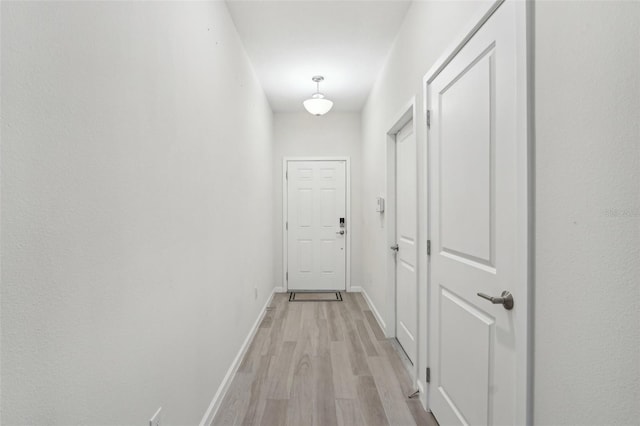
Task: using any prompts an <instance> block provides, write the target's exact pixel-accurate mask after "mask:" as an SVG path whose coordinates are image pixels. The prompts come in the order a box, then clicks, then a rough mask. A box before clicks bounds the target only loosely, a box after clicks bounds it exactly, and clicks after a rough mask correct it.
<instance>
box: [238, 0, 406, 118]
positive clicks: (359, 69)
mask: <svg viewBox="0 0 640 426" xmlns="http://www.w3.org/2000/svg"><path fill="white" fill-rule="evenodd" d="M409 4H410V1H403V0H386V1H381V0H378V1H366V0H358V1H328V0H315V1H299V0H298V1H296V0H289V1H271V0H262V1H245V0H227V5H228V7H229V11H230V12H231V16H232V17H233V20H234V22H235V24H236V27H237V29H238V33H239V34H240V37H241V38H242V40H243V42H244V45H245V49H246V51H247V53H248V55H249V58H250V59H251V62H252V63H253V66H254V68H255V70H256V73H257V74H258V78H259V79H260V82H261V83H262V87H263V88H264V90H265V92H266V94H267V97H268V99H269V103H270V104H271V107H272V108H273V110H274V111H303V107H302V101H304V100H305V99H307V98H309V97H310V95H311V94H312V93H313V92H315V88H316V87H315V83H313V82H312V81H311V77H312V76H314V75H322V76H324V78H325V81H324V82H323V83H321V84H320V91H321V92H323V93H324V94H325V95H326V96H327V98H328V99H331V100H332V101H334V110H335V111H360V110H361V109H362V107H363V105H364V102H365V100H366V98H367V95H368V93H369V90H370V89H371V86H372V85H373V82H374V81H375V79H376V77H377V75H378V72H379V71H380V68H381V67H382V65H383V63H384V59H385V58H386V56H387V53H388V52H389V49H390V48H391V46H392V44H393V40H394V39H395V35H396V33H397V31H398V29H399V27H400V24H401V23H402V20H403V19H404V16H405V14H406V12H407V8H408V6H409Z"/></svg>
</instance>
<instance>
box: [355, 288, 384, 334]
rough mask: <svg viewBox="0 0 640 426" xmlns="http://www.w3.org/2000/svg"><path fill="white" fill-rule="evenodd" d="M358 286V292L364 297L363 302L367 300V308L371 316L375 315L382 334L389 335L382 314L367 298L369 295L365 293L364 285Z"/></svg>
mask: <svg viewBox="0 0 640 426" xmlns="http://www.w3.org/2000/svg"><path fill="white" fill-rule="evenodd" d="M358 288H359V289H360V292H361V293H362V297H363V298H364V300H365V302H367V305H369V309H370V310H371V312H373V316H374V317H375V319H376V321H378V325H379V326H380V328H381V329H382V331H383V332H384V335H385V336H387V337H389V335H388V334H387V325H386V324H385V323H384V320H383V319H382V315H380V312H378V309H377V308H376V305H374V304H373V301H372V300H371V299H370V298H369V295H368V294H367V291H366V290H365V289H364V287H358Z"/></svg>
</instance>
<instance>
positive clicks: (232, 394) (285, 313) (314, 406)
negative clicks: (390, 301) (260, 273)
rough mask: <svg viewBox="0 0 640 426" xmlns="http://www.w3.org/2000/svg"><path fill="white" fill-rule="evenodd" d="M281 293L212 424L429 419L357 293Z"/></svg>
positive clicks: (432, 425) (367, 424)
mask: <svg viewBox="0 0 640 426" xmlns="http://www.w3.org/2000/svg"><path fill="white" fill-rule="evenodd" d="M343 297H344V301H343V302H289V301H288V294H276V295H275V297H274V300H273V302H272V305H271V307H270V308H269V310H268V312H267V315H266V316H265V318H264V320H263V321H262V324H261V325H260V328H259V330H258V332H257V334H256V336H255V338H254V340H253V342H252V343H251V346H250V347H249V350H248V351H247V354H246V356H245V357H244V359H243V361H242V363H241V365H240V367H239V369H238V372H237V374H236V376H235V378H234V380H233V382H232V384H231V386H230V388H229V391H228V393H227V395H226V396H225V398H224V400H223V402H222V405H221V406H220V409H219V411H218V413H217V415H216V417H215V418H214V420H213V423H212V424H213V425H258V424H260V425H267V426H276V425H292V426H305V425H316V426H330V425H344V426H346V425H363V426H374V425H416V424H417V425H429V426H437V423H436V422H435V420H434V419H433V417H432V416H431V415H430V414H429V413H427V412H425V411H424V410H423V409H422V405H421V404H420V402H419V401H418V400H416V399H408V398H407V396H408V395H410V394H411V393H412V392H413V391H414V390H415V389H413V388H412V385H411V380H410V378H409V374H408V372H407V369H406V367H405V366H404V365H403V360H402V358H401V356H400V354H399V353H398V349H396V348H395V347H394V343H392V341H391V340H388V339H386V338H385V337H384V335H383V333H382V330H381V329H380V327H379V326H378V324H377V322H376V320H375V318H374V317H373V315H372V313H371V311H369V310H368V307H367V304H366V302H365V301H364V299H363V298H362V296H361V295H360V294H358V293H343Z"/></svg>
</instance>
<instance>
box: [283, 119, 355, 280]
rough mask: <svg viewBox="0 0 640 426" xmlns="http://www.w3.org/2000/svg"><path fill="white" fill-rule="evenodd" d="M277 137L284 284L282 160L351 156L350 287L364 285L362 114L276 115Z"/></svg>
mask: <svg viewBox="0 0 640 426" xmlns="http://www.w3.org/2000/svg"><path fill="white" fill-rule="evenodd" d="M273 134H274V157H273V158H274V162H273V182H274V188H273V189H274V197H273V201H274V208H275V214H274V226H273V229H274V244H275V245H274V259H275V263H274V271H275V282H276V285H282V274H283V272H282V159H283V158H284V157H350V159H351V285H353V286H359V285H360V283H361V253H362V249H361V245H360V243H361V241H362V205H361V204H362V197H361V194H362V183H361V179H362V174H361V149H360V148H361V140H362V139H361V136H360V114H359V113H335V112H331V113H329V114H327V115H324V116H322V117H316V116H313V115H311V114H309V113H307V112H299V113H276V114H274V118H273Z"/></svg>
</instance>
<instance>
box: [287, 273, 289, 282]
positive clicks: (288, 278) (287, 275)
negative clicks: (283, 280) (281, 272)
mask: <svg viewBox="0 0 640 426" xmlns="http://www.w3.org/2000/svg"><path fill="white" fill-rule="evenodd" d="M287 281H289V271H287Z"/></svg>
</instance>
